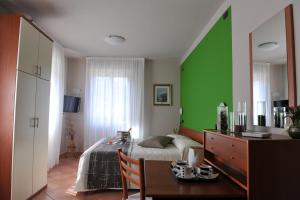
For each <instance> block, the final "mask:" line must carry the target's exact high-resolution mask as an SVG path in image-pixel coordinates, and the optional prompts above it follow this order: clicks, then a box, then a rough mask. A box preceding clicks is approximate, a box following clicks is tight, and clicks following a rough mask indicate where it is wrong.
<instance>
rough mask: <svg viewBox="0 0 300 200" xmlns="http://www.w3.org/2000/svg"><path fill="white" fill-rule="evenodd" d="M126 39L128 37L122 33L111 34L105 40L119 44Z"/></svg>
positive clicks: (112, 43)
mask: <svg viewBox="0 0 300 200" xmlns="http://www.w3.org/2000/svg"><path fill="white" fill-rule="evenodd" d="M125 41H126V39H125V38H124V37H122V36H120V35H109V36H107V37H105V38H104V42H106V43H107V44H110V45H119V44H122V43H124V42H125Z"/></svg>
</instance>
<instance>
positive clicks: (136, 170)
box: [118, 149, 145, 200]
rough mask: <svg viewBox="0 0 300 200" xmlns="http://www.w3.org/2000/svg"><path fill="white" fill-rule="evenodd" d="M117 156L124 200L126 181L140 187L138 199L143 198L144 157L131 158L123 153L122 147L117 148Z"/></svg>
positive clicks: (125, 197) (126, 193)
mask: <svg viewBox="0 0 300 200" xmlns="http://www.w3.org/2000/svg"><path fill="white" fill-rule="evenodd" d="M118 156H119V164H120V173H121V177H122V186H123V199H124V200H126V199H127V198H128V187H127V181H128V183H131V184H133V185H135V186H137V187H138V188H139V189H140V200H145V174H144V159H142V158H140V159H138V160H135V159H132V158H130V157H128V156H127V155H126V154H124V153H123V152H122V149H118ZM133 166H135V167H133Z"/></svg>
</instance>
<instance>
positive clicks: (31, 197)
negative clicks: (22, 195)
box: [28, 184, 47, 199]
mask: <svg viewBox="0 0 300 200" xmlns="http://www.w3.org/2000/svg"><path fill="white" fill-rule="evenodd" d="M46 188H47V184H46V185H45V186H44V187H42V188H41V189H40V190H39V191H37V192H36V193H34V194H33V195H31V196H30V197H29V198H28V199H33V197H35V196H37V195H38V194H39V193H41V192H42V191H43V190H44V189H46Z"/></svg>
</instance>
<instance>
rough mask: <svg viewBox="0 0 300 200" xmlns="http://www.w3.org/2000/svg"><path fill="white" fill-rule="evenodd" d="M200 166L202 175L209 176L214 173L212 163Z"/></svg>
mask: <svg viewBox="0 0 300 200" xmlns="http://www.w3.org/2000/svg"><path fill="white" fill-rule="evenodd" d="M199 168H200V170H199V172H200V173H199V174H201V175H204V176H208V175H210V174H212V173H213V168H212V166H210V165H206V164H201V165H200V167H199Z"/></svg>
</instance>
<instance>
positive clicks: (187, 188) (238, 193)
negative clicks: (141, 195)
mask: <svg viewBox="0 0 300 200" xmlns="http://www.w3.org/2000/svg"><path fill="white" fill-rule="evenodd" d="M145 182H146V196H147V197H153V199H196V198H197V199H201V200H202V199H203V200H204V199H210V200H213V199H218V200H222V199H232V200H233V199H234V200H242V199H243V200H245V199H247V193H246V191H245V190H243V189H242V188H241V187H239V186H238V185H236V184H235V183H233V182H232V181H231V180H229V179H228V178H226V177H225V176H224V175H220V177H219V178H218V180H216V181H215V182H193V183H189V182H180V181H178V180H177V179H176V178H175V177H174V176H173V174H172V172H171V170H170V162H169V161H150V160H146V161H145Z"/></svg>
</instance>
